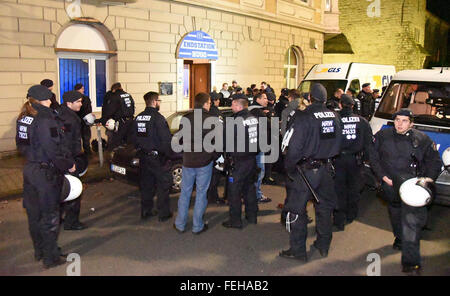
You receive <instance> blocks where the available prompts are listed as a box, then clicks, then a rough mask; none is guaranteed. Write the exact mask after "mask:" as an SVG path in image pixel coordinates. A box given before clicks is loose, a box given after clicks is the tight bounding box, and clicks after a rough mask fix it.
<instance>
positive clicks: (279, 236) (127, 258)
mask: <svg viewBox="0 0 450 296" xmlns="http://www.w3.org/2000/svg"><path fill="white" fill-rule="evenodd" d="M85 187H86V188H85V191H84V193H83V201H82V210H81V221H82V222H84V223H86V224H87V225H88V226H89V228H88V229H86V230H83V231H65V230H63V229H61V232H60V235H59V241H58V242H59V245H60V246H61V247H62V250H63V252H64V253H77V254H79V255H80V258H81V265H80V266H81V275H150V276H157V275H158V276H218V275H224V276H231V275H232V276H248V275H252V276H287V275H289V276H298V275H300V276H307V275H309V276H311V275H360V276H364V275H367V269H368V267H369V265H370V264H371V263H372V262H373V261H372V260H373V259H370V260H368V255H369V254H372V255H370V256H369V257H370V258H372V257H373V256H377V255H373V253H376V254H378V255H379V257H380V259H381V261H380V264H381V265H380V267H381V269H380V271H381V275H382V276H383V275H403V273H402V272H401V264H400V258H401V253H400V252H398V251H395V250H393V249H392V242H393V239H394V237H393V235H392V232H391V227H390V223H389V219H388V213H387V208H386V206H385V204H384V203H383V202H382V201H381V200H380V199H379V198H377V197H376V196H375V193H374V192H373V191H365V192H364V194H363V197H362V200H361V203H360V217H359V218H358V219H357V220H356V221H354V222H353V223H352V224H350V225H348V226H347V227H346V229H345V231H344V232H334V233H333V241H332V244H331V248H330V252H329V256H328V257H327V258H319V257H318V255H317V254H316V255H314V256H312V257H311V258H309V261H308V262H307V263H302V262H299V261H295V260H289V259H285V258H280V257H279V256H278V253H279V251H280V250H282V249H287V248H288V247H289V243H288V242H289V239H288V233H287V232H286V229H285V227H284V225H281V224H280V222H279V221H280V211H281V210H280V209H279V208H277V205H278V204H279V203H282V202H283V200H284V197H285V190H284V188H283V187H282V186H269V185H263V192H264V194H265V195H267V196H269V197H271V198H272V199H273V200H272V202H270V203H266V204H260V205H259V208H260V211H259V216H258V224H257V225H247V224H246V223H245V222H244V229H242V230H237V229H226V228H224V227H223V226H222V225H221V223H222V222H223V221H224V220H226V219H227V216H228V207H227V206H218V205H216V204H210V205H208V208H207V211H206V214H205V219H206V220H207V221H208V222H209V230H208V231H206V232H204V233H202V234H201V235H193V234H192V233H191V229H192V207H191V210H190V220H189V224H188V228H187V230H188V231H187V232H186V233H184V234H179V233H177V232H176V231H175V230H174V229H173V228H172V224H173V222H174V220H175V216H174V217H173V218H172V219H171V220H169V221H167V222H164V223H162V222H159V221H158V220H157V218H155V217H153V218H151V219H150V220H147V221H141V220H140V212H139V208H140V200H139V191H138V190H137V187H136V186H133V185H131V184H127V183H123V182H121V181H119V180H114V179H105V180H103V181H101V182H97V183H89V184H87V185H85ZM219 192H222V187H220V188H219ZM177 200H178V194H173V195H171V203H172V209H173V211H174V214H176V208H177ZM191 205H192V203H191ZM430 213H431V214H430V215H431V218H430V221H429V227H430V228H431V229H432V230H431V231H424V232H423V238H422V241H421V254H422V258H423V268H424V272H423V275H450V240H449V238H450V218H449V214H450V208H448V207H443V206H438V205H435V206H433V207H432V208H431V211H430ZM308 214H309V215H310V216H311V217H312V218H313V219H314V209H313V205H312V204H309V205H308ZM244 221H245V219H244ZM314 227H315V223H314V222H313V223H311V224H309V225H308V240H307V250H308V251H309V249H310V245H311V244H312V243H313V241H314V239H315V230H314ZM0 237H1V239H0V275H60V276H64V275H66V273H67V269H68V267H69V265H70V263H67V264H66V265H61V266H58V267H55V268H52V269H49V270H45V269H44V268H43V267H42V263H41V262H35V261H34V258H33V250H32V243H31V238H30V235H29V233H28V227H27V219H26V214H25V211H24V209H23V208H22V201H21V199H20V197H18V198H16V199H10V200H4V201H1V202H0ZM369 270H373V269H371V268H370V267H369Z"/></svg>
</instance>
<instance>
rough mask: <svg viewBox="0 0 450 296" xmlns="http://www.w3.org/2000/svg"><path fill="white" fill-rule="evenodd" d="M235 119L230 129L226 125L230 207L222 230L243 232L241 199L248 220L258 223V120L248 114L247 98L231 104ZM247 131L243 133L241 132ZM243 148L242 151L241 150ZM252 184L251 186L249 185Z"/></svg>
mask: <svg viewBox="0 0 450 296" xmlns="http://www.w3.org/2000/svg"><path fill="white" fill-rule="evenodd" d="M231 110H232V111H233V119H234V120H235V122H236V124H233V125H232V126H231V127H232V128H233V130H227V127H228V126H227V125H225V131H224V135H226V136H227V137H225V142H224V147H226V149H225V153H226V155H227V158H226V162H227V167H228V175H227V176H228V178H227V180H226V181H227V185H226V186H228V193H227V198H228V205H229V207H230V208H229V218H228V219H227V220H226V221H224V222H223V223H222V226H223V227H226V228H235V229H242V227H243V223H242V217H241V214H242V199H243V200H244V205H245V219H246V220H247V222H248V223H249V224H257V214H258V203H257V201H256V187H255V186H251V184H254V183H255V181H256V179H257V173H258V172H257V167H256V155H257V152H254V151H258V148H259V143H258V141H259V139H258V131H259V130H258V117H255V116H253V115H252V114H251V113H250V112H249V111H248V100H247V99H246V98H237V99H234V100H233V102H232V105H231ZM241 128H242V129H244V131H243V132H241V131H239V129H241ZM229 135H232V136H233V141H232V143H227V142H226V140H227V138H228V136H229ZM242 148H243V149H242ZM249 185H250V186H249Z"/></svg>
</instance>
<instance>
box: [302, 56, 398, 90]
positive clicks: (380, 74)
mask: <svg viewBox="0 0 450 296" xmlns="http://www.w3.org/2000/svg"><path fill="white" fill-rule="evenodd" d="M394 74H395V66H391V65H375V64H363V63H337V64H317V65H314V66H313V67H312V68H311V69H310V70H309V72H308V73H307V74H306V76H305V78H304V79H303V81H302V82H301V83H300V85H299V87H298V89H299V90H300V91H301V92H309V91H310V89H311V86H312V84H314V83H321V84H322V85H323V86H324V87H325V88H326V89H327V94H328V98H331V96H333V94H334V92H335V91H336V90H337V89H338V88H340V89H342V90H343V91H344V92H345V91H346V90H347V89H349V88H351V89H353V90H355V91H356V92H359V91H360V90H361V86H362V85H363V84H364V83H367V82H369V83H370V87H371V88H372V89H379V90H380V91H381V89H382V87H383V86H387V85H388V84H389V82H390V81H391V79H392V77H393V75H394Z"/></svg>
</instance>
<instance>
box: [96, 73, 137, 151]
mask: <svg viewBox="0 0 450 296" xmlns="http://www.w3.org/2000/svg"><path fill="white" fill-rule="evenodd" d="M114 85H115V91H114V93H112V94H111V96H110V97H109V103H108V108H107V111H105V113H104V114H103V115H102V118H105V119H106V120H108V119H111V118H112V119H114V120H115V122H116V124H118V127H117V128H116V130H114V133H113V134H112V138H111V141H109V143H108V147H107V150H108V151H112V150H113V149H114V148H116V147H118V146H120V145H122V144H125V143H128V142H129V137H128V135H129V132H130V128H131V125H132V124H133V116H134V111H135V107H134V99H133V97H132V96H131V95H130V94H129V93H127V92H125V91H124V90H123V88H122V85H121V84H120V83H119V82H117V83H115V84H114Z"/></svg>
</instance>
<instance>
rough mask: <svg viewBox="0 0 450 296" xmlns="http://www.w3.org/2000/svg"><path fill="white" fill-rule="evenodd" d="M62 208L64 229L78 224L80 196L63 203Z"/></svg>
mask: <svg viewBox="0 0 450 296" xmlns="http://www.w3.org/2000/svg"><path fill="white" fill-rule="evenodd" d="M63 207H64V212H65V216H64V227H69V228H70V227H72V226H74V225H75V224H78V223H80V209H81V196H80V197H78V198H76V199H74V200H71V201H68V202H65V203H64V204H63Z"/></svg>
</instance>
